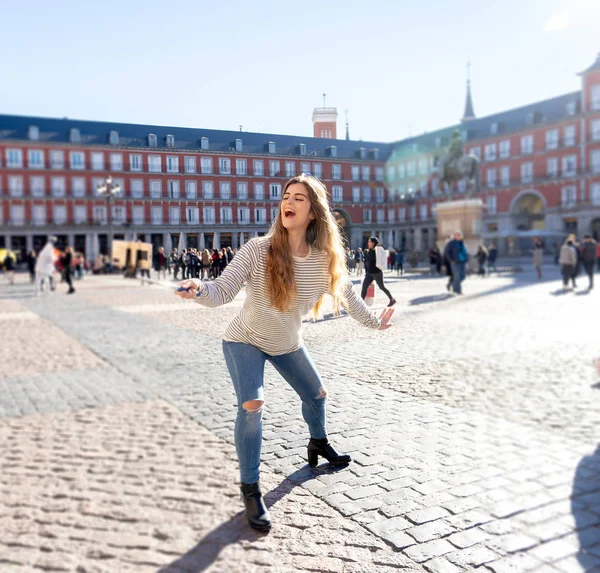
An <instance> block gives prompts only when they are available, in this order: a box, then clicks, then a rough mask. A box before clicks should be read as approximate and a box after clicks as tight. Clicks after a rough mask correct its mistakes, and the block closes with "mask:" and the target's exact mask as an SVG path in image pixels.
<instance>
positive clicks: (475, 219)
mask: <svg viewBox="0 0 600 573" xmlns="http://www.w3.org/2000/svg"><path fill="white" fill-rule="evenodd" d="M436 209H437V236H438V241H437V242H438V248H439V249H440V251H442V252H443V251H444V245H445V244H446V240H447V239H448V237H449V236H450V235H452V233H454V232H455V231H458V230H460V231H462V233H463V235H464V238H465V245H466V247H467V251H468V252H469V254H470V255H474V254H475V253H476V252H477V247H478V246H479V245H480V244H481V218H482V213H483V202H482V201H481V199H462V200H459V201H448V202H446V203H438V204H437V207H436Z"/></svg>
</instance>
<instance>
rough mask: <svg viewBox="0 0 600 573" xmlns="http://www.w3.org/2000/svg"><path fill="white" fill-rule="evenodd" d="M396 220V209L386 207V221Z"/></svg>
mask: <svg viewBox="0 0 600 573" xmlns="http://www.w3.org/2000/svg"><path fill="white" fill-rule="evenodd" d="M395 220H396V211H395V210H394V209H388V222H390V223H393V222H394V221H395Z"/></svg>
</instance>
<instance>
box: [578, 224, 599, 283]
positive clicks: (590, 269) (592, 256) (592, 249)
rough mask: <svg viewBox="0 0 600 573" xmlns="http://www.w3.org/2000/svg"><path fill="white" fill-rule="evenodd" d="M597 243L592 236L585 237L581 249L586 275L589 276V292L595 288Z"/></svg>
mask: <svg viewBox="0 0 600 573" xmlns="http://www.w3.org/2000/svg"><path fill="white" fill-rule="evenodd" d="M596 248H597V245H596V241H594V239H592V237H590V235H585V236H584V237H583V245H582V249H581V259H582V263H583V268H584V269H585V274H586V275H587V276H588V280H589V284H588V290H592V289H593V288H594V267H595V266H596Z"/></svg>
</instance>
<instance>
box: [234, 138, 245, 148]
mask: <svg viewBox="0 0 600 573" xmlns="http://www.w3.org/2000/svg"><path fill="white" fill-rule="evenodd" d="M243 148H244V142H243V141H242V140H241V139H236V140H235V150H236V151H242V149H243Z"/></svg>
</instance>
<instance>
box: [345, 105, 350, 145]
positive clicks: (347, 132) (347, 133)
mask: <svg viewBox="0 0 600 573" xmlns="http://www.w3.org/2000/svg"><path fill="white" fill-rule="evenodd" d="M346 141H350V127H349V125H348V110H346Z"/></svg>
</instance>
